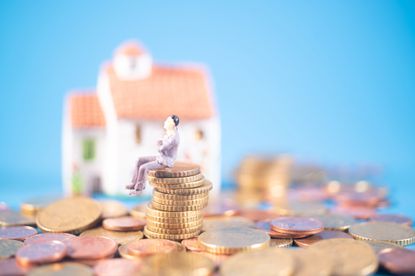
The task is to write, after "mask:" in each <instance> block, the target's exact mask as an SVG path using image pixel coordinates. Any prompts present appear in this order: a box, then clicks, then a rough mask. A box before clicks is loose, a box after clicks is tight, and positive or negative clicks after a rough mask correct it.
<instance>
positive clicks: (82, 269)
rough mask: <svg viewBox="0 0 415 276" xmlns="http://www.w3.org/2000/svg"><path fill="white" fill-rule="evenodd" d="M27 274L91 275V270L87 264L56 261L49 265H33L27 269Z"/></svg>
mask: <svg viewBox="0 0 415 276" xmlns="http://www.w3.org/2000/svg"><path fill="white" fill-rule="evenodd" d="M28 275H29V276H56V275H60V276H72V275H77V276H92V275H94V273H93V270H92V269H91V268H90V267H88V266H87V265H84V264H80V263H72V262H67V263H58V264H50V265H42V266H38V267H35V268H33V269H31V270H30V271H29V274H28Z"/></svg>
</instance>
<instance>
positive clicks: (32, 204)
mask: <svg viewBox="0 0 415 276" xmlns="http://www.w3.org/2000/svg"><path fill="white" fill-rule="evenodd" d="M58 199H59V198H58V197H54V196H39V197H34V198H30V199H28V200H26V201H25V202H23V203H22V204H21V205H20V211H21V212H22V213H23V214H25V215H28V216H35V215H36V213H37V212H39V211H40V210H41V209H43V208H45V207H46V206H47V205H49V204H51V203H52V202H54V201H56V200H58Z"/></svg>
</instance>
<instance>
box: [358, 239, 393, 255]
mask: <svg viewBox="0 0 415 276" xmlns="http://www.w3.org/2000/svg"><path fill="white" fill-rule="evenodd" d="M364 242H366V243H367V244H369V245H370V246H371V247H372V249H373V250H375V252H376V253H379V252H380V251H382V250H383V249H387V248H400V247H401V246H399V245H396V244H394V243H391V242H381V241H364Z"/></svg>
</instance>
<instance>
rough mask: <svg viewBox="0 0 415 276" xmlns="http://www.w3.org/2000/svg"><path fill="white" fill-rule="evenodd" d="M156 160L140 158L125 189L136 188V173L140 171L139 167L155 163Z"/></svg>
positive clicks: (151, 157)
mask: <svg viewBox="0 0 415 276" xmlns="http://www.w3.org/2000/svg"><path fill="white" fill-rule="evenodd" d="M156 158H157V157H156V156H145V157H140V158H139V159H138V161H137V164H136V166H135V169H134V175H133V179H132V180H131V184H129V185H127V186H126V188H127V189H133V188H134V187H135V186H136V184H137V178H138V171H139V170H140V167H141V166H142V165H143V164H145V163H148V162H152V161H155V160H156Z"/></svg>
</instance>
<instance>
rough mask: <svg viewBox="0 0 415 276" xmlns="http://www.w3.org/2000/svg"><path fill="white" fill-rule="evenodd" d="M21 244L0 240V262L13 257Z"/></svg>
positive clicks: (14, 241)
mask: <svg viewBox="0 0 415 276" xmlns="http://www.w3.org/2000/svg"><path fill="white" fill-rule="evenodd" d="M22 246H23V242H21V241H16V240H0V260H1V259H7V258H10V257H12V256H14V255H15V254H16V252H17V250H18V249H19V248H20V247H22Z"/></svg>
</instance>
